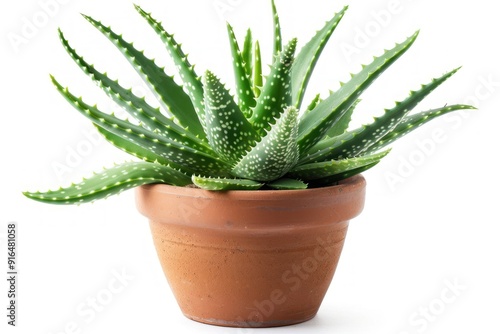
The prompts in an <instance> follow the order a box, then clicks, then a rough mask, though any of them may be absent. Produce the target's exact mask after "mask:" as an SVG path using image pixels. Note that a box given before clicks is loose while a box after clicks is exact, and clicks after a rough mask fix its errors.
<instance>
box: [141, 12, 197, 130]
mask: <svg viewBox="0 0 500 334" xmlns="http://www.w3.org/2000/svg"><path fill="white" fill-rule="evenodd" d="M134 6H135V9H136V10H137V12H138V13H139V14H140V15H141V16H142V17H143V18H144V19H145V20H146V21H147V22H148V23H149V25H150V26H151V28H153V29H154V30H155V32H156V33H157V34H158V36H160V38H161V40H162V41H163V44H164V45H165V47H166V48H167V51H168V53H169V55H170V58H172V60H173V61H174V63H175V65H176V66H177V69H178V71H179V75H180V78H181V80H182V82H183V83H184V87H185V88H186V90H187V92H188V94H189V98H190V99H191V103H192V107H191V108H190V109H188V110H186V111H185V112H186V113H189V114H188V115H185V116H184V115H183V117H184V118H187V120H186V121H181V119H180V118H179V117H177V116H176V117H177V118H178V119H179V121H181V124H184V123H187V124H188V126H189V128H190V129H191V131H192V132H194V133H196V134H199V135H200V136H201V137H202V138H204V132H202V131H201V130H202V128H203V129H204V123H203V122H204V121H205V110H204V107H205V106H204V104H203V85H202V83H201V80H200V78H199V76H198V75H197V74H196V72H195V70H194V66H193V65H191V64H190V63H189V60H188V56H187V55H186V54H185V53H184V51H183V50H182V48H181V45H180V44H179V43H177V41H176V40H175V39H174V35H172V34H169V33H168V32H167V31H166V30H165V28H164V27H163V26H162V24H161V22H159V21H157V20H155V19H154V18H153V17H152V16H151V14H150V13H147V12H145V11H144V10H143V9H142V8H141V7H140V6H137V5H134ZM192 108H194V110H195V114H196V115H197V118H196V119H194V118H195V117H194V115H193V112H192V110H191V109H192ZM180 111H181V112H182V109H181V110H180ZM188 116H189V118H188ZM191 122H193V123H196V124H194V125H195V128H196V129H193V125H192V124H191ZM199 123H201V126H200V124H199ZM193 130H195V131H193ZM199 132H202V133H201V134H200V133H199Z"/></svg>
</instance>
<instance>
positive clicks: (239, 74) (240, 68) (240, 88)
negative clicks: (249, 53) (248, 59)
mask: <svg viewBox="0 0 500 334" xmlns="http://www.w3.org/2000/svg"><path fill="white" fill-rule="evenodd" d="M227 32H228V35H229V43H230V45H231V53H232V55H233V67H234V79H235V82H236V95H237V96H238V105H239V106H240V109H241V111H243V112H244V113H245V115H246V116H247V117H250V116H251V114H252V111H251V108H253V107H255V96H254V93H253V89H252V83H251V81H250V76H251V75H252V73H251V72H247V70H246V67H245V62H244V61H243V56H242V55H241V52H240V48H239V46H238V41H237V40H236V36H235V34H234V31H233V27H231V25H230V24H229V23H227Z"/></svg>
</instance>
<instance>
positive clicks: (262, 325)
mask: <svg viewBox="0 0 500 334" xmlns="http://www.w3.org/2000/svg"><path fill="white" fill-rule="evenodd" d="M184 316H185V317H186V318H188V319H190V320H193V321H196V322H199V323H202V324H206V325H212V326H221V327H236V328H269V327H283V326H292V325H298V324H301V323H304V322H307V321H309V320H311V319H313V318H314V317H315V316H316V313H315V314H313V315H311V316H309V317H304V318H303V319H302V320H297V319H294V320H276V321H265V322H251V321H225V320H218V319H201V318H198V317H195V316H190V315H188V314H185V313H184Z"/></svg>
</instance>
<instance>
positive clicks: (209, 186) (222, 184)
mask: <svg viewBox="0 0 500 334" xmlns="http://www.w3.org/2000/svg"><path fill="white" fill-rule="evenodd" d="M192 181H193V183H194V184H195V185H196V186H198V187H200V188H201V189H205V190H219V191H226V190H257V189H259V188H261V187H262V186H263V185H264V184H263V183H259V182H256V181H252V180H244V179H221V178H213V177H201V176H195V175H193V176H192Z"/></svg>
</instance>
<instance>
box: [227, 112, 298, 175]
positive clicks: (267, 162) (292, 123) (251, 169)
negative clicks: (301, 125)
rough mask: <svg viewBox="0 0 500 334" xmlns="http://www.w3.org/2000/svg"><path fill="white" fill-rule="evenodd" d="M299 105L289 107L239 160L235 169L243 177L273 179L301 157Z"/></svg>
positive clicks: (285, 171) (286, 170)
mask: <svg viewBox="0 0 500 334" xmlns="http://www.w3.org/2000/svg"><path fill="white" fill-rule="evenodd" d="M297 114H298V112H297V109H295V108H293V107H289V108H287V109H286V110H285V112H283V114H282V115H281V117H280V118H279V119H278V120H277V121H276V124H275V125H274V126H273V127H272V128H271V130H270V131H269V132H268V133H267V134H266V135H265V136H264V137H263V138H262V139H261V140H260V141H259V142H258V143H257V144H256V145H255V146H254V147H253V148H252V149H251V150H250V151H249V152H248V153H247V154H246V155H245V156H244V157H243V158H242V159H241V160H240V161H239V162H238V164H236V166H235V167H234V168H233V170H232V173H233V174H234V175H236V176H238V177H241V178H244V179H252V180H257V181H272V180H276V179H279V178H280V177H282V176H283V175H285V174H286V173H287V172H288V171H289V170H290V169H291V168H292V167H293V166H295V164H296V163H297V159H298V150H297V141H296V139H297Z"/></svg>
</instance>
